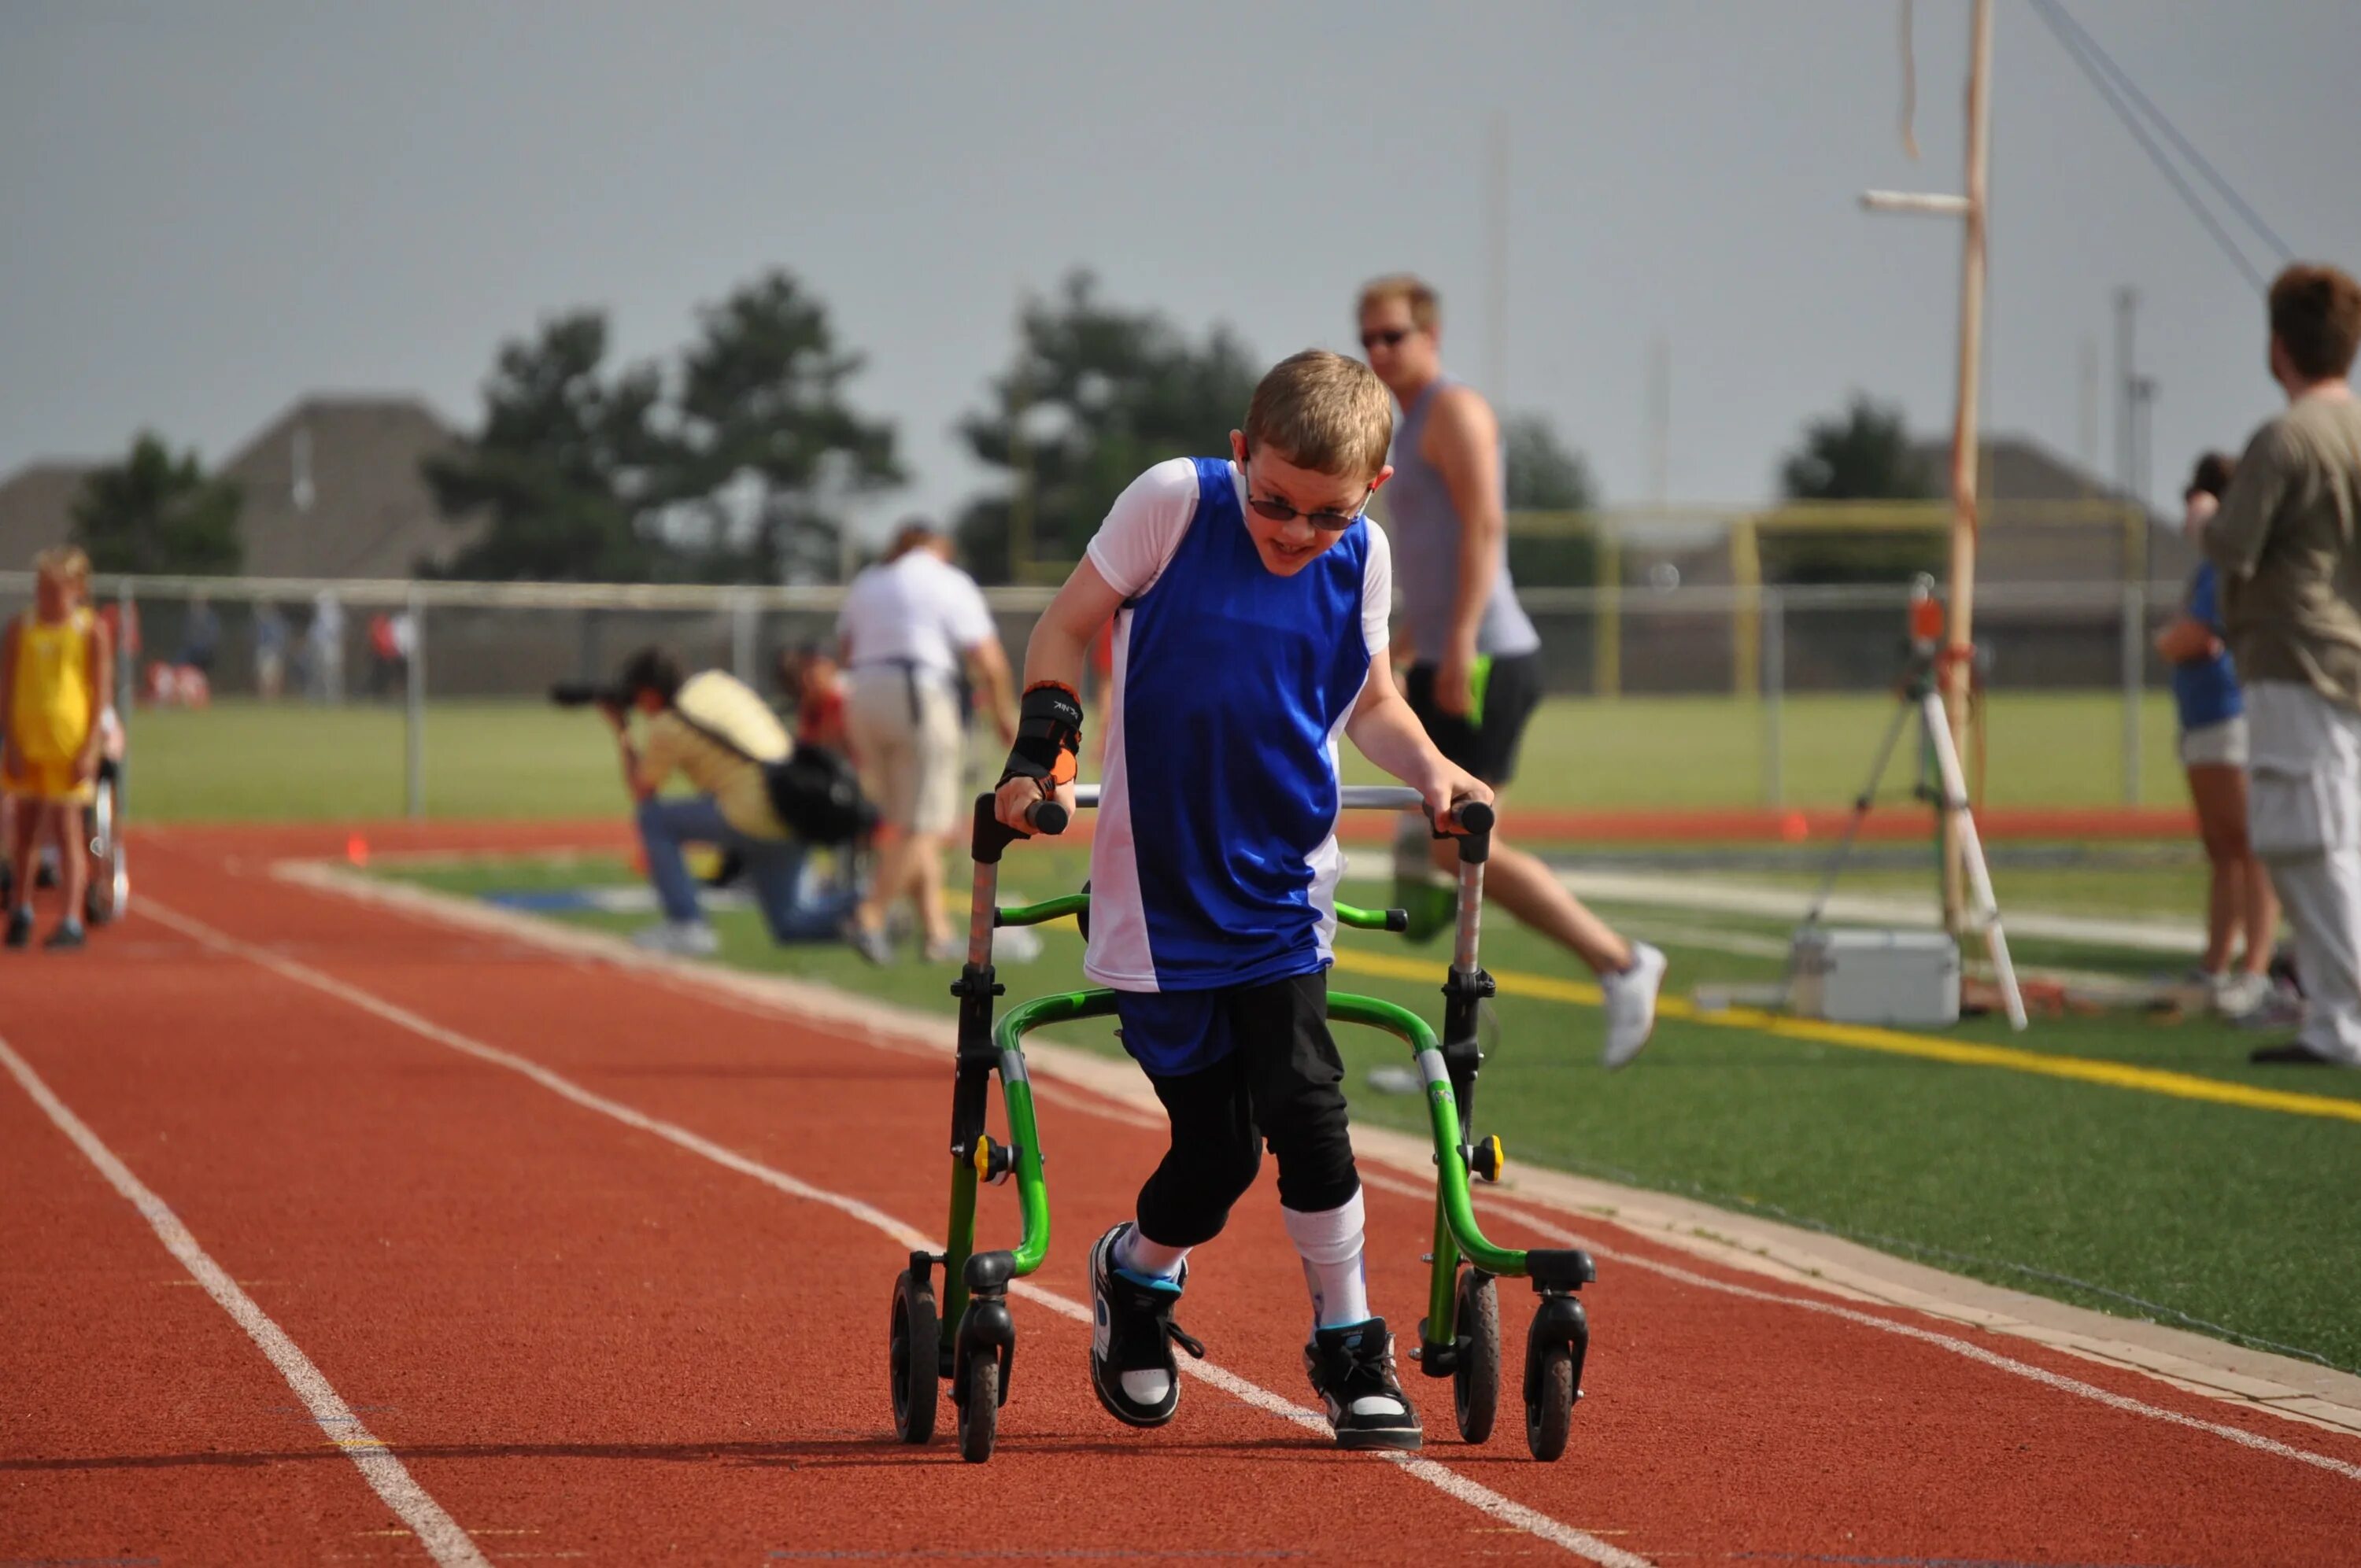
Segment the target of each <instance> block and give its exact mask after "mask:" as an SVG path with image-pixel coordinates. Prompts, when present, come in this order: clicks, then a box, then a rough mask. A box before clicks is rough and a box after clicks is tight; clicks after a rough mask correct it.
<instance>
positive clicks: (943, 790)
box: [844, 664, 967, 834]
mask: <svg viewBox="0 0 2361 1568" xmlns="http://www.w3.org/2000/svg"><path fill="white" fill-rule="evenodd" d="M846 686H847V690H846V693H845V699H844V728H845V733H846V738H847V739H849V740H851V742H852V755H853V760H854V762H856V763H857V764H858V765H859V767H860V770H861V787H862V789H864V790H866V791H867V792H868V794H869V798H870V799H871V800H873V801H874V802H875V803H876V805H877V811H878V815H879V816H880V817H883V818H884V820H885V822H886V823H887V824H889V825H890V826H892V827H895V828H900V829H901V830H902V831H903V832H905V833H928V834H941V833H949V832H950V830H951V829H952V828H953V827H955V826H956V825H957V824H958V822H959V817H960V776H961V772H962V771H963V768H964V765H965V763H966V762H967V734H966V732H965V731H964V730H962V729H961V728H960V721H959V700H958V698H956V697H954V696H952V695H951V693H950V688H949V687H948V686H946V685H944V683H943V682H942V681H940V680H939V679H934V678H930V677H929V676H927V675H924V674H921V675H918V676H917V679H916V681H915V682H914V681H913V680H912V678H911V676H910V675H909V674H908V673H906V672H905V671H904V670H902V669H900V668H899V667H897V666H895V665H885V664H881V665H875V666H872V667H869V668H864V669H858V670H855V671H853V672H852V674H851V678H850V679H849V680H848V681H847V682H846Z"/></svg>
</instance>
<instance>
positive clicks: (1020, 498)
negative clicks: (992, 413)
mask: <svg viewBox="0 0 2361 1568" xmlns="http://www.w3.org/2000/svg"><path fill="white" fill-rule="evenodd" d="M1029 351H1030V345H1029V343H1028V342H1027V336H1026V332H1025V302H1024V300H1023V299H1022V298H1021V297H1020V298H1019V299H1018V301H1017V305H1016V368H1015V369H1014V370H1013V371H1012V372H1011V373H1010V375H1009V386H1008V580H1009V581H1010V582H1012V583H1024V582H1027V581H1029V580H1030V577H1031V573H1032V566H1033V441H1032V437H1031V436H1030V435H1029V434H1028V433H1027V431H1026V428H1025V425H1026V416H1027V415H1028V414H1030V413H1031V412H1032V411H1033V385H1032V377H1031V374H1030V372H1029V371H1028V369H1027V364H1026V356H1027V353H1028V352H1029Z"/></svg>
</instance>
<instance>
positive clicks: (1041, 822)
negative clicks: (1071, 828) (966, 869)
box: [968, 790, 1070, 866]
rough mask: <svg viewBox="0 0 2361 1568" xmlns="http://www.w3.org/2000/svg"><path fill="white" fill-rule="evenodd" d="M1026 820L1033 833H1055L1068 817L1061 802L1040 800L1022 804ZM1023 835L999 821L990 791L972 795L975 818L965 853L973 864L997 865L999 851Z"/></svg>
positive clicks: (1057, 832)
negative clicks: (1024, 805)
mask: <svg viewBox="0 0 2361 1568" xmlns="http://www.w3.org/2000/svg"><path fill="white" fill-rule="evenodd" d="M1025 820H1026V822H1027V824H1028V825H1029V826H1030V827H1031V828H1032V829H1033V830H1034V831H1035V832H1036V833H1047V834H1049V835H1052V836H1055V835H1057V834H1060V833H1063V832H1064V831H1065V830H1066V824H1067V822H1068V821H1069V820H1070V817H1069V815H1068V813H1067V811H1066V807H1065V805H1064V803H1063V802H1061V801H1055V800H1039V801H1036V802H1034V803H1033V804H1032V805H1031V806H1027V807H1026V808H1025ZM1024 837H1025V835H1024V834H1022V833H1020V832H1018V831H1017V830H1016V828H1010V827H1008V826H1006V825H1005V824H1004V823H1002V821H1001V820H1000V815H999V811H998V809H997V806H996V805H995V803H994V799H993V795H992V793H991V792H990V791H988V790H987V791H985V792H984V793H983V794H982V795H977V796H976V797H975V820H974V826H973V828H972V830H971V831H970V833H969V836H968V854H969V856H970V858H971V859H972V860H973V861H975V863H976V864H978V865H980V866H992V865H998V864H999V863H1000V856H1001V852H1002V851H1003V850H1006V849H1007V848H1008V846H1009V845H1011V844H1014V843H1016V841H1017V840H1018V839H1022V838H1024Z"/></svg>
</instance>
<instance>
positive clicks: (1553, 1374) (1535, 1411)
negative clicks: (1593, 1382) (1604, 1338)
mask: <svg viewBox="0 0 2361 1568" xmlns="http://www.w3.org/2000/svg"><path fill="white" fill-rule="evenodd" d="M1538 1360H1539V1365H1537V1366H1535V1367H1534V1368H1533V1374H1532V1392H1531V1393H1530V1394H1529V1395H1528V1396H1527V1397H1526V1399H1525V1446H1526V1447H1528V1448H1530V1449H1532V1451H1533V1457H1534V1458H1535V1459H1539V1460H1542V1461H1543V1462H1547V1461H1550V1460H1554V1459H1556V1458H1558V1457H1559V1456H1560V1455H1562V1454H1564V1453H1565V1441H1566V1439H1567V1437H1568V1436H1570V1435H1571V1434H1572V1433H1573V1431H1574V1393H1575V1389H1574V1353H1573V1352H1572V1351H1570V1350H1568V1349H1567V1348H1566V1347H1565V1345H1562V1344H1553V1345H1549V1346H1546V1347H1544V1348H1543V1350H1542V1352H1541V1354H1540V1356H1539V1358H1538Z"/></svg>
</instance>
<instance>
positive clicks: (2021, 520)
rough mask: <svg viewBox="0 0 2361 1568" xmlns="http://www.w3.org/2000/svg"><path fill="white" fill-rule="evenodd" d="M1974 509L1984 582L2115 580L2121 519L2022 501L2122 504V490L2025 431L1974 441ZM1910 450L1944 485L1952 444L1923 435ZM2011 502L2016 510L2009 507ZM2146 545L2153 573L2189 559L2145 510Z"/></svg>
mask: <svg viewBox="0 0 2361 1568" xmlns="http://www.w3.org/2000/svg"><path fill="white" fill-rule="evenodd" d="M1979 445H1980V458H1981V461H1980V464H1979V466H1978V470H1977V477H1976V499H1977V510H1978V511H1979V512H1980V513H1981V514H1982V528H1981V529H1980V530H1979V538H1978V543H1977V551H1976V576H1977V578H1978V580H1979V581H1982V582H2017V583H2073V582H2089V581H2093V580H2100V581H2104V580H2110V579H2112V580H2114V581H2121V580H2122V578H2123V576H2124V570H2125V550H2126V547H2127V545H2128V544H2129V543H2130V541H2128V540H2127V539H2126V538H2125V532H2124V528H2123V524H2122V522H2121V521H2120V519H2117V520H2115V521H2109V520H2106V519H2104V518H2094V519H2092V521H2088V522H2081V523H2076V524H2072V525H2066V526H2061V525H2060V524H2059V521H2058V520H2057V519H2056V518H2055V517H2054V516H2051V517H2046V518H2045V517H2039V516H2037V514H2035V513H2034V512H2033V511H2032V510H2031V507H2030V506H2028V505H2027V504H2026V503H2032V504H2033V505H2040V504H2044V503H2059V502H2070V501H2090V502H2098V503H2101V504H2103V505H2108V506H2114V507H2116V508H2121V507H2122V506H2123V505H2124V502H2125V497H2124V492H2123V491H2122V490H2121V489H2120V488H2117V487H2116V486H2114V485H2112V484H2110V483H2108V482H2107V481H2106V480H2104V479H2103V478H2101V477H2098V476H2097V475H2095V474H2093V473H2092V472H2091V471H2090V470H2088V469H2086V468H2084V467H2082V466H2081V465H2080V464H2077V463H2075V462H2074V461H2073V460H2071V459H2070V458H2068V457H2066V456H2063V455H2060V454H2059V453H2056V452H2053V451H2051V450H2050V449H2049V448H2048V447H2047V446H2044V445H2043V444H2041V443H2039V442H2037V441H2036V440H2034V439H2032V438H2031V437H2030V436H2024V435H1995V436H1993V437H1991V438H1990V439H1988V440H1986V441H1983V442H1982V443H1980V444H1979ZM1916 452H1917V454H1918V455H1919V458H1920V460H1921V461H1923V462H1925V463H1926V464H1927V469H1928V472H1930V473H1932V474H1934V475H1936V476H1937V477H1938V483H1939V484H1940V485H1941V486H1942V488H1944V490H1945V492H1946V493H1948V491H1949V473H1950V463H1951V443H1950V441H1949V438H1948V437H1946V438H1943V439H1940V440H1927V441H1921V442H1919V443H1917V444H1916ZM2015 508H2024V509H2025V510H2017V511H2016V515H2015V516H2012V515H2011V512H2012V510H2014V509H2015ZM2147 521H2148V526H2147V529H2146V530H2144V531H2143V532H2144V533H2145V535H2146V538H2145V541H2144V548H2145V550H2146V553H2147V568H2148V576H2150V577H2151V578H2163V577H2176V576H2181V575H2182V574H2184V573H2186V572H2187V571H2188V570H2189V569H2190V567H2191V565H2194V564H2195V557H2194V556H2193V555H2192V554H2191V552H2190V549H2189V546H2188V544H2187V543H2186V542H2184V541H2183V540H2182V538H2181V536H2180V530H2179V529H2178V528H2175V527H2172V526H2170V520H2169V519H2166V518H2162V517H2159V516H2158V515H2156V514H2155V513H2154V512H2153V511H2149V512H2148V513H2147Z"/></svg>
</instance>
